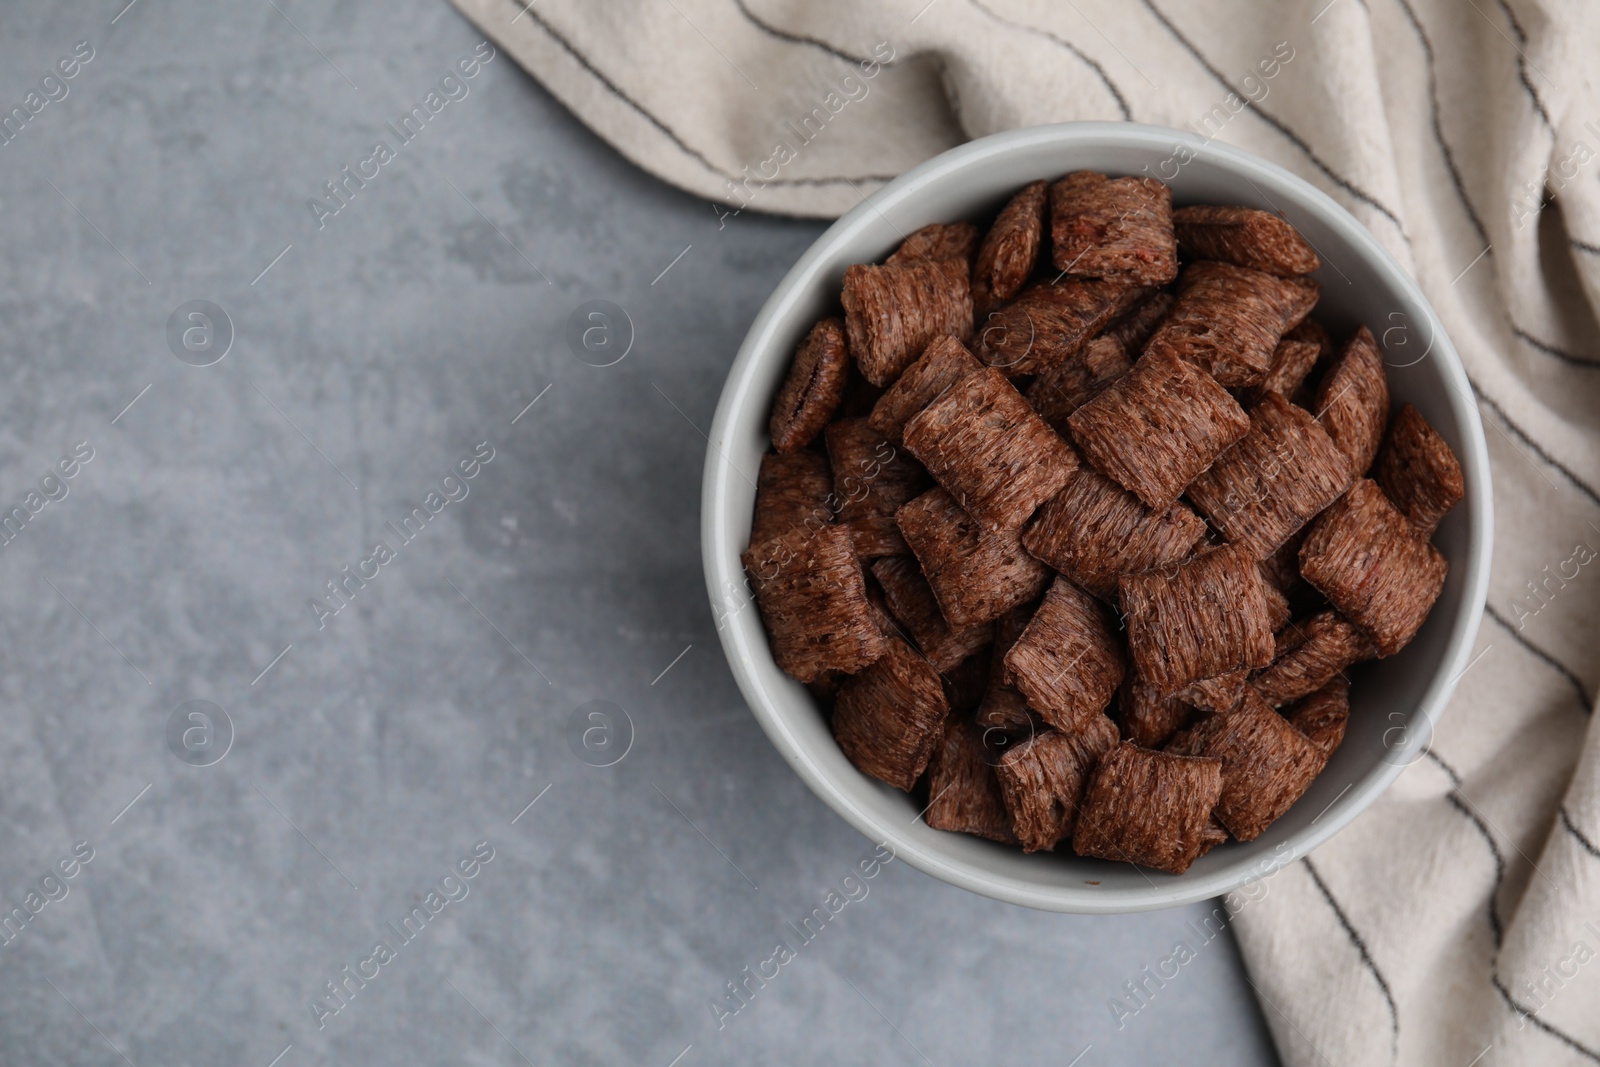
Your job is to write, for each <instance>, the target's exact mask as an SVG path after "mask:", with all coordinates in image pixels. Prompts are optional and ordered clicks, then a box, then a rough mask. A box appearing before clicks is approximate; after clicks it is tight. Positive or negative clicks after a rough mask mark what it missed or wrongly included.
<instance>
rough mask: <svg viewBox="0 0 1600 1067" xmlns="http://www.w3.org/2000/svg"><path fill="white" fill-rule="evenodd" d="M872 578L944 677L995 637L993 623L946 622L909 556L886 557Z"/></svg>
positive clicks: (896, 617) (874, 566) (925, 582)
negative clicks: (964, 624) (963, 624)
mask: <svg viewBox="0 0 1600 1067" xmlns="http://www.w3.org/2000/svg"><path fill="white" fill-rule="evenodd" d="M872 576H873V577H874V578H876V579H877V580H878V584H879V585H880V586H882V587H883V597H884V601H885V602H886V603H887V605H888V608H889V614H890V615H892V616H893V617H894V618H895V620H896V621H898V622H899V623H900V625H902V626H904V627H905V629H906V632H908V633H909V634H910V635H911V638H912V640H913V641H915V642H916V645H917V647H918V648H919V649H921V650H922V654H923V655H924V656H926V657H927V658H928V662H929V663H931V664H933V669H934V670H936V671H938V672H940V673H941V674H942V673H944V672H945V671H949V670H953V669H954V668H955V667H956V666H957V665H958V664H960V663H961V662H962V661H963V660H965V659H966V658H967V657H969V656H971V655H972V654H973V653H975V652H977V651H978V650H979V649H980V648H983V647H984V646H986V645H988V644H989V641H990V639H991V638H992V637H993V636H994V626H993V624H991V623H979V624H977V625H976V626H962V627H959V628H955V627H952V626H951V625H950V624H949V623H947V622H945V621H944V615H942V614H941V613H940V611H939V602H938V601H937V600H936V599H934V595H933V589H932V588H931V587H929V585H928V580H927V579H926V578H924V577H923V576H922V570H921V568H919V567H918V566H917V561H916V560H914V559H912V558H911V557H910V556H885V557H883V558H882V559H879V560H877V561H875V562H874V563H873V564H872Z"/></svg>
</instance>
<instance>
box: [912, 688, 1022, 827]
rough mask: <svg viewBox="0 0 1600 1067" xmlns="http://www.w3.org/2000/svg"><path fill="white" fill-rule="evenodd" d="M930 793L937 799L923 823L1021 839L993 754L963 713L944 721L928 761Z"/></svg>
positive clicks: (927, 811) (925, 813) (932, 802)
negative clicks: (1012, 822) (1009, 808)
mask: <svg viewBox="0 0 1600 1067" xmlns="http://www.w3.org/2000/svg"><path fill="white" fill-rule="evenodd" d="M928 796H930V797H932V798H933V799H932V800H930V801H929V802H928V808H927V810H926V811H924V812H923V813H922V821H923V822H925V823H927V824H928V825H929V826H931V827H933V828H934V829H935V830H954V831H955V832H957V833H962V834H975V835H977V836H978V837H986V838H988V839H989V840H990V841H999V842H1001V843H1002V844H1007V845H1014V844H1016V843H1017V838H1016V835H1015V834H1014V833H1012V830H1011V813H1010V812H1008V811H1007V810H1006V802H1005V797H1004V795H1003V794H1002V793H1001V792H1000V780H999V778H997V777H996V775H995V769H994V766H993V765H992V764H991V763H990V762H989V754H988V753H987V752H986V751H985V750H984V747H983V742H982V740H981V739H980V738H979V737H978V733H977V731H976V729H974V727H973V725H972V723H970V722H968V721H967V720H966V719H965V718H964V717H963V716H961V715H951V716H950V717H949V718H947V719H946V720H945V723H944V736H943V737H942V738H941V740H940V743H939V747H938V748H936V749H934V752H933V759H932V760H931V761H930V762H929V764H928Z"/></svg>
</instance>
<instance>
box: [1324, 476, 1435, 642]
mask: <svg viewBox="0 0 1600 1067" xmlns="http://www.w3.org/2000/svg"><path fill="white" fill-rule="evenodd" d="M1448 570H1449V564H1448V563H1447V562H1446V561H1445V558H1444V556H1442V555H1440V554H1439V550H1438V549H1436V548H1434V547H1433V546H1432V545H1431V544H1429V543H1428V542H1426V541H1424V540H1423V539H1422V538H1421V537H1419V536H1418V535H1417V532H1416V530H1415V529H1414V528H1413V527H1412V525H1411V524H1410V522H1408V521H1407V520H1406V517H1405V516H1404V515H1402V514H1400V512H1399V511H1398V510H1396V508H1395V506H1394V505H1393V504H1391V503H1390V502H1389V498H1388V497H1386V496H1384V495H1383V490H1382V489H1379V488H1378V486H1377V484H1376V483H1375V482H1373V481H1372V480H1370V479H1368V478H1362V479H1361V480H1360V481H1358V482H1356V484H1355V485H1353V486H1351V488H1350V491H1349V492H1348V493H1346V494H1345V495H1344V496H1342V497H1340V498H1339V500H1338V502H1337V503H1335V504H1334V505H1333V506H1332V507H1330V508H1328V510H1327V511H1325V512H1323V513H1322V514H1321V515H1320V516H1318V518H1317V521H1316V523H1315V524H1313V526H1312V527H1311V533H1310V535H1309V536H1308V537H1307V538H1306V543H1305V544H1303V545H1301V546H1300V573H1301V574H1302V575H1303V576H1304V577H1305V580H1306V581H1308V582H1310V583H1311V584H1312V585H1314V586H1316V587H1317V589H1318V590H1320V591H1321V593H1322V595H1323V596H1325V597H1327V598H1328V599H1329V600H1331V601H1332V602H1333V604H1334V606H1335V607H1337V608H1338V609H1339V610H1340V611H1341V612H1343V613H1344V615H1345V617H1346V618H1348V619H1349V620H1350V621H1351V622H1353V623H1355V624H1356V625H1357V626H1359V627H1361V628H1362V629H1363V630H1365V631H1366V632H1367V634H1368V635H1369V636H1371V638H1372V641H1373V644H1375V645H1376V646H1377V648H1378V655H1379V656H1380V657H1382V656H1392V655H1394V654H1395V653H1396V652H1398V651H1400V650H1401V649H1402V648H1404V647H1405V646H1406V644H1407V642H1409V641H1410V640H1411V638H1412V637H1414V636H1415V635H1416V632H1417V630H1418V629H1420V628H1421V626H1422V623H1423V620H1424V619H1426V618H1427V617H1428V611H1429V610H1430V609H1431V608H1432V607H1433V602H1434V601H1435V600H1437V599H1439V592H1440V590H1442V589H1443V588H1444V578H1445V572H1446V571H1448Z"/></svg>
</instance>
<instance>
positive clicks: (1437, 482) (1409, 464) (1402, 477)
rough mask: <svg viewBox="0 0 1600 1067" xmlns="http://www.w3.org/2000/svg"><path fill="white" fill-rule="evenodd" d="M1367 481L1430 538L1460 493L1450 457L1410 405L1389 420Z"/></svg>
mask: <svg viewBox="0 0 1600 1067" xmlns="http://www.w3.org/2000/svg"><path fill="white" fill-rule="evenodd" d="M1372 480H1373V481H1375V482H1377V483H1378V488H1379V489H1382V490H1383V492H1384V494H1385V495H1386V496H1388V498H1389V499H1390V500H1391V501H1393V502H1394V506H1395V507H1397V508H1399V509H1400V514H1402V515H1404V516H1405V517H1406V518H1407V519H1410V520H1411V525H1413V526H1415V527H1416V528H1417V530H1418V532H1419V533H1421V534H1422V536H1423V537H1431V536H1433V531H1434V530H1435V529H1436V528H1437V527H1438V525H1439V520H1440V519H1442V518H1444V516H1445V513H1446V512H1448V511H1449V510H1450V509H1451V508H1453V507H1455V506H1456V505H1457V504H1458V503H1460V502H1461V498H1462V496H1464V495H1465V493H1466V484H1465V483H1464V482H1463V481H1462V478H1461V464H1460V463H1458V462H1457V461H1456V456H1455V453H1454V452H1452V451H1450V446H1449V445H1447V444H1445V443H1444V438H1442V437H1440V436H1439V431H1437V430H1435V429H1434V428H1433V427H1432V426H1429V425H1428V420H1426V419H1424V418H1423V417H1422V414H1421V412H1419V411H1417V409H1416V408H1414V407H1412V406H1411V405H1410V404H1403V405H1401V407H1400V412H1399V414H1397V415H1395V417H1394V424H1393V425H1391V426H1390V427H1389V434H1388V436H1387V437H1385V438H1384V441H1383V447H1382V448H1381V449H1379V451H1378V458H1377V461H1376V462H1374V463H1373V465H1372Z"/></svg>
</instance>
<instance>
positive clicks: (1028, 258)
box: [972, 181, 1049, 315]
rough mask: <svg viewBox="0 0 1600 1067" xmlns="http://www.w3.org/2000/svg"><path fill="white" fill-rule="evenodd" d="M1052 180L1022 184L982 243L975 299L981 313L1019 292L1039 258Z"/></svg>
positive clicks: (974, 280) (975, 275) (974, 275)
mask: <svg viewBox="0 0 1600 1067" xmlns="http://www.w3.org/2000/svg"><path fill="white" fill-rule="evenodd" d="M1048 188H1049V183H1048V182H1043V181H1037V182H1034V183H1032V184H1031V185H1025V186H1023V187H1022V189H1021V191H1019V192H1018V193H1017V194H1016V195H1015V196H1013V197H1012V198H1011V199H1010V200H1009V201H1007V202H1006V206H1005V207H1003V208H1001V209H1000V214H999V215H998V216H997V217H996V218H995V220H994V225H992V226H990V227H989V232H988V233H986V234H984V235H983V243H982V244H980V245H979V246H978V262H977V264H976V265H975V266H974V267H973V268H972V302H973V304H974V306H975V307H976V309H977V312H978V314H979V315H982V314H984V313H985V312H986V311H987V310H988V309H989V308H991V307H993V306H995V305H996V304H1001V303H1004V302H1005V301H1007V300H1010V299H1011V298H1012V297H1014V296H1016V295H1017V290H1019V289H1021V288H1022V283H1023V282H1025V281H1027V280H1028V275H1030V274H1032V273H1033V267H1034V264H1035V263H1037V262H1038V260H1039V242H1040V239H1041V237H1042V236H1043V233H1044V210H1045V202H1046V199H1047V190H1048Z"/></svg>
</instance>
